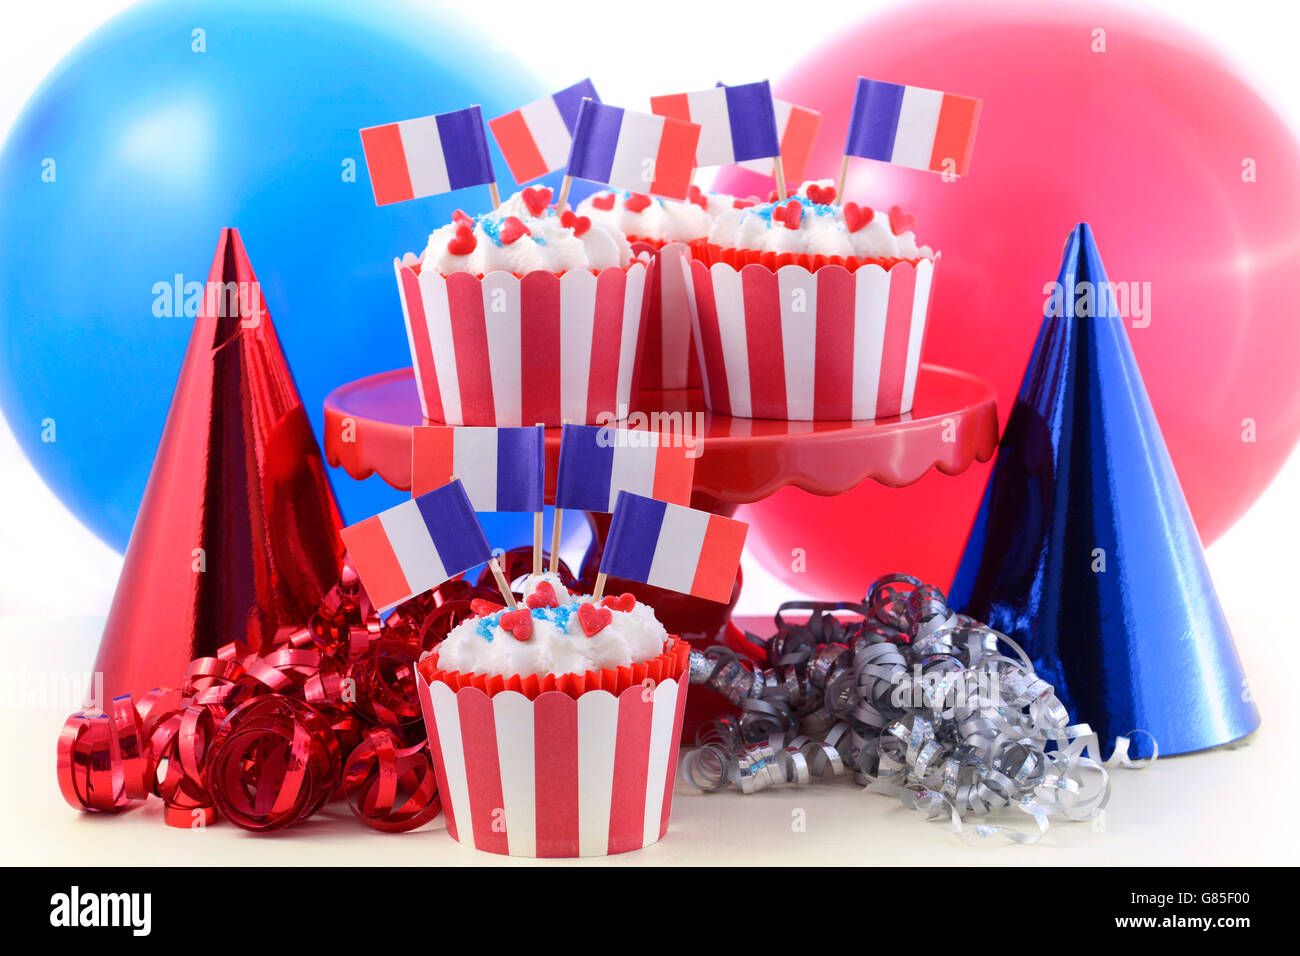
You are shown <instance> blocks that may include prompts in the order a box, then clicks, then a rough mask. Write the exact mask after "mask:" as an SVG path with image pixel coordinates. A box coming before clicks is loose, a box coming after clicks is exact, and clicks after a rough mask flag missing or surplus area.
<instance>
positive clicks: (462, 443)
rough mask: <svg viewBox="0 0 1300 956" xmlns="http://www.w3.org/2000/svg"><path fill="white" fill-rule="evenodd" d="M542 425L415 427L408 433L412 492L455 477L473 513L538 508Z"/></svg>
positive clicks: (541, 490) (543, 451)
mask: <svg viewBox="0 0 1300 956" xmlns="http://www.w3.org/2000/svg"><path fill="white" fill-rule="evenodd" d="M545 436H546V429H545V428H543V427H541V426H539V425H534V426H532V427H528V428H488V427H455V426H451V425H417V426H416V427H415V428H414V429H412V431H411V495H412V496H413V497H418V496H420V495H422V494H424V493H425V492H427V491H430V490H432V489H434V488H438V487H440V486H442V485H445V484H447V482H449V481H451V480H452V478H458V479H460V483H461V484H462V485H464V486H465V493H466V494H467V495H469V500H470V504H471V505H473V507H474V510H475V511H541V510H542V505H543V496H544V494H545V491H546V437H545Z"/></svg>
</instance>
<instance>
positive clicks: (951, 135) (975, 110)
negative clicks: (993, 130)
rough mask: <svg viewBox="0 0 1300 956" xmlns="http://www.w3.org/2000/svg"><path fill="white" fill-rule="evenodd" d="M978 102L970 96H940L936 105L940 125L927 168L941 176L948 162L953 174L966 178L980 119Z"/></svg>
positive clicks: (935, 133)
mask: <svg viewBox="0 0 1300 956" xmlns="http://www.w3.org/2000/svg"><path fill="white" fill-rule="evenodd" d="M980 102H981V101H980V100H977V99H975V98H974V97H971V96H954V95H953V94H951V93H945V94H943V101H942V102H941V103H940V104H939V125H938V128H937V129H936V130H935V131H934V149H933V150H931V152H930V168H931V169H933V170H935V171H936V172H943V171H944V170H943V162H944V160H945V159H951V160H953V162H954V163H955V164H956V167H957V168H956V169H954V170H953V172H955V173H956V174H957V175H958V176H965V175H966V171H967V170H968V169H969V168H970V154H971V150H972V149H973V148H974V146H975V127H976V125H977V124H978V123H979V118H980Z"/></svg>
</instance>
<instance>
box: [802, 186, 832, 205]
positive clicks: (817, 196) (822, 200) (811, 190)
mask: <svg viewBox="0 0 1300 956" xmlns="http://www.w3.org/2000/svg"><path fill="white" fill-rule="evenodd" d="M807 193H808V198H809V199H811V200H812V201H813V202H815V203H816V204H817V205H819V206H829V205H830V204H831V203H833V202H834V201H835V187H834V186H819V185H818V184H817V183H809V184H808V189H807Z"/></svg>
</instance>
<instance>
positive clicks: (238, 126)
mask: <svg viewBox="0 0 1300 956" xmlns="http://www.w3.org/2000/svg"><path fill="white" fill-rule="evenodd" d="M546 92H549V91H548V90H545V89H544V88H543V86H542V84H541V83H540V82H539V81H537V80H535V79H534V78H532V77H531V76H530V75H529V74H528V73H527V72H526V71H524V70H521V69H520V68H519V65H518V64H517V63H516V62H515V61H514V60H512V59H510V58H508V57H507V55H506V54H504V53H500V52H495V51H494V50H493V49H492V47H491V42H490V38H488V37H486V36H483V35H475V34H472V33H470V32H468V31H467V30H466V29H465V28H464V27H463V26H460V25H457V23H456V21H455V19H454V15H451V14H446V13H440V12H436V11H435V12H431V11H428V10H427V9H426V10H419V9H415V8H412V7H410V6H407V5H405V4H394V3H389V2H379V0H371V2H368V3H353V2H349V3H318V4H314V5H312V6H311V7H308V8H305V7H304V6H303V5H302V4H299V3H293V2H287V0H250V2H242V0H241V2H227V3H223V4H220V5H204V6H202V7H199V8H197V9H196V8H195V6H194V5H193V4H179V3H170V2H168V3H156V4H150V5H146V6H143V7H139V8H135V9H133V10H131V11H129V12H127V13H125V14H123V15H122V16H120V17H118V18H117V19H115V20H113V21H111V22H110V23H109V24H108V25H106V26H105V27H104V28H102V29H100V30H99V31H98V32H96V33H95V34H93V35H92V36H91V37H90V38H89V39H88V40H86V41H85V42H84V43H83V44H82V45H81V46H79V47H78V48H77V49H76V50H75V51H73V53H71V54H70V55H69V56H68V57H67V58H66V59H65V60H64V61H63V62H62V63H60V64H59V66H58V67H57V68H56V69H55V71H54V72H53V73H52V74H51V75H50V76H49V77H48V78H47V79H46V81H45V83H44V84H43V85H42V86H41V88H40V90H39V91H38V92H37V93H36V95H35V96H34V97H33V98H32V100H31V102H30V103H28V104H27V107H26V109H25V110H24V112H23V113H22V115H21V117H20V118H19V120H18V122H17V124H16V126H15V127H14V129H13V132H12V133H11V135H10V137H9V139H8V140H7V142H6V143H5V145H4V150H3V153H0V406H2V407H3V409H4V412H5V414H6V416H7V417H8V421H9V424H10V426H11V427H12V429H13V431H14V433H15V435H16V436H17V438H18V441H19V443H20V444H21V445H22V447H23V448H24V450H25V452H26V454H27V455H28V457H29V458H30V459H31V461H32V463H33V464H34V465H35V467H36V469H37V471H39V472H40V474H41V475H42V477H43V478H44V479H45V481H46V482H47V483H48V484H49V485H50V487H51V488H52V489H53V490H54V491H55V493H56V494H57V495H58V496H59V498H60V499H62V500H63V501H64V502H65V503H66V504H67V505H68V507H69V508H70V509H71V510H72V511H73V512H74V513H75V514H76V515H77V516H78V517H79V518H80V519H81V520H82V521H83V522H84V523H85V524H86V525H88V526H89V527H90V528H91V529H92V530H93V531H94V532H95V533H96V534H98V535H99V536H100V537H101V538H103V539H104V540H105V541H107V542H108V543H109V544H111V545H113V546H114V547H116V548H118V549H119V550H122V549H124V548H125V546H126V542H127V539H128V536H129V534H130V530H131V525H132V522H133V521H134V519H135V513H136V509H137V507H138V505H139V502H140V497H141V495H142V493H143V491H144V486H145V481H146V479H147V478H148V475H149V468H150V465H151V464H152V461H153V455H154V451H155V450H156V448H157V445H158V440H159V438H160V436H161V434H162V426H163V421H164V419H165V418H166V415H167V408H168V404H169V402H170V399H171V394H172V389H173V388H174V386H175V383H176V376H177V373H178V371H179V370H180V366H181V357H182V355H183V354H184V352H185V346H186V342H187V341H188V338H189V334H190V328H191V325H192V316H187V315H185V314H184V311H183V309H181V308H178V307H177V306H176V304H175V303H173V302H169V301H167V300H168V299H169V298H170V297H169V295H168V294H167V291H166V287H168V286H172V287H174V286H175V283H176V281H177V277H180V281H181V282H182V283H189V282H199V283H202V282H204V281H205V280H206V279H207V274H208V268H209V265H210V264H211V260H212V254H213V250H214V248H215V246H216V242H217V235H218V231H219V230H220V229H221V227H223V226H235V227H237V228H238V229H239V230H240V233H241V235H242V237H243V240H244V244H245V246H246V248H247V249H248V253H249V257H250V259H251V261H252V263H253V268H254V269H255V270H256V271H257V275H258V278H259V279H260V281H261V283H262V294H263V297H264V299H265V301H266V303H267V306H268V308H269V310H270V312H271V316H272V319H273V320H274V322H275V326H276V330H277V332H278V333H279V337H280V341H281V343H282V345H283V347H284V350H285V354H286V355H287V357H288V359H289V364H290V367H291V368H292V369H293V372H294V376H295V378H296V379H297V383H298V388H299V390H300V392H301V393H302V397H303V400H304V402H305V403H306V405H307V409H308V413H309V415H310V416H311V420H312V424H313V426H314V427H315V429H316V434H317V438H318V439H319V438H320V434H321V428H322V424H323V415H322V407H321V403H322V400H323V399H324V397H325V395H326V393H327V392H329V391H330V390H331V389H332V388H334V387H335V386H337V385H339V384H341V383H343V382H347V381H351V380H353V379H356V378H359V377H361V376H363V375H367V374H370V373H372V372H378V371H383V370H385V369H390V368H396V367H401V366H405V365H409V364H410V354H409V352H408V349H407V344H406V334H405V331H404V328H403V323H402V316H401V309H400V305H399V302H398V297H397V291H396V284H395V280H394V277H393V268H392V261H393V258H394V257H395V256H401V255H402V254H403V253H405V252H407V251H415V252H419V251H420V250H421V249H423V247H424V243H425V241H426V238H427V236H428V234H429V232H430V231H431V230H432V229H433V228H434V227H435V226H437V225H441V224H442V223H444V222H447V221H450V218H451V213H452V211H453V210H454V209H455V208H457V207H461V208H464V209H466V210H467V211H470V212H478V211H481V210H482V209H484V208H486V207H487V206H488V205H489V203H490V200H489V198H488V191H487V189H486V188H478V189H470V190H464V191H461V192H458V193H452V194H448V195H444V196H437V197H432V198H429V199H417V200H414V201H411V202H406V203H397V204H394V205H391V206H384V207H376V206H375V201H374V197H373V195H372V193H371V188H370V179H369V176H368V174H367V172H366V169H365V160H364V157H363V154H362V151H361V140H360V137H359V135H358V132H357V131H358V130H359V129H360V128H362V127H364V126H373V125H376V124H380V123H387V122H392V121H395V120H402V119H408V118H411V117H416V116H424V115H427V114H430V113H438V112H443V111H446V110H451V109H459V108H462V107H465V106H468V105H469V104H471V103H479V104H481V105H482V107H483V111H484V115H485V116H486V117H491V116H494V115H496V114H497V113H502V112H505V111H507V110H510V109H513V108H515V107H517V106H519V105H521V104H523V103H526V102H528V101H529V100H531V99H535V98H537V97H538V96H541V95H544V94H545V93H546ZM493 149H494V150H495V144H493ZM495 160H496V167H497V170H498V172H499V173H500V182H501V188H502V190H503V192H505V191H508V190H510V189H513V188H515V187H514V183H513V181H512V180H511V179H510V176H509V174H508V172H507V171H506V167H505V164H504V162H503V161H502V160H501V157H500V155H499V154H496V155H495ZM558 178H559V176H558V174H556V175H553V176H551V177H548V179H550V180H551V181H552V182H551V185H555V184H556V182H557V181H558ZM51 438H53V439H54V440H53V441H51V440H50V439H51ZM335 477H336V478H337V479H338V480H336V481H335V482H334V486H335V491H336V492H337V493H338V497H339V502H340V505H341V506H342V509H343V513H344V517H345V518H346V519H347V520H348V521H357V520H360V519H361V518H363V517H365V516H366V515H369V514H373V513H375V512H377V511H379V510H381V509H383V508H385V507H389V506H391V505H392V504H395V503H396V502H397V501H399V500H401V498H402V497H403V495H402V494H401V493H399V492H397V491H394V490H393V489H392V488H389V487H388V486H387V485H385V484H383V483H382V482H381V481H380V479H378V478H377V477H375V478H371V479H370V480H368V481H365V482H357V481H353V480H352V479H351V478H349V477H347V476H346V475H345V474H343V473H342V472H337V473H336V474H335ZM484 518H485V521H484V523H485V526H486V527H487V530H488V534H489V538H490V540H491V541H492V543H493V544H494V545H500V546H503V547H508V546H510V545H512V544H517V543H523V542H526V541H528V540H530V539H531V519H529V518H528V517H527V516H517V515H486V516H484Z"/></svg>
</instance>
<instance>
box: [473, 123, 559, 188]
mask: <svg viewBox="0 0 1300 956" xmlns="http://www.w3.org/2000/svg"><path fill="white" fill-rule="evenodd" d="M488 126H489V127H491V129H492V135H493V136H495V137H496V141H497V145H498V146H500V147H501V155H502V156H504V157H505V158H506V165H507V166H509V167H510V175H511V176H513V177H514V178H515V182H517V183H526V182H528V181H529V180H530V179H536V178H537V177H539V176H545V175H546V174H547V173H548V172H550V170H549V169H547V168H546V160H545V159H543V158H542V151H541V150H539V149H538V148H537V142H536V140H534V139H533V134H532V133H531V132H529V130H528V123H527V122H526V121H525V120H524V114H523V113H522V112H521V111H520V110H515V111H514V112H513V113H507V114H506V115H505V116H498V117H497V118H496V119H490V120H488Z"/></svg>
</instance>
